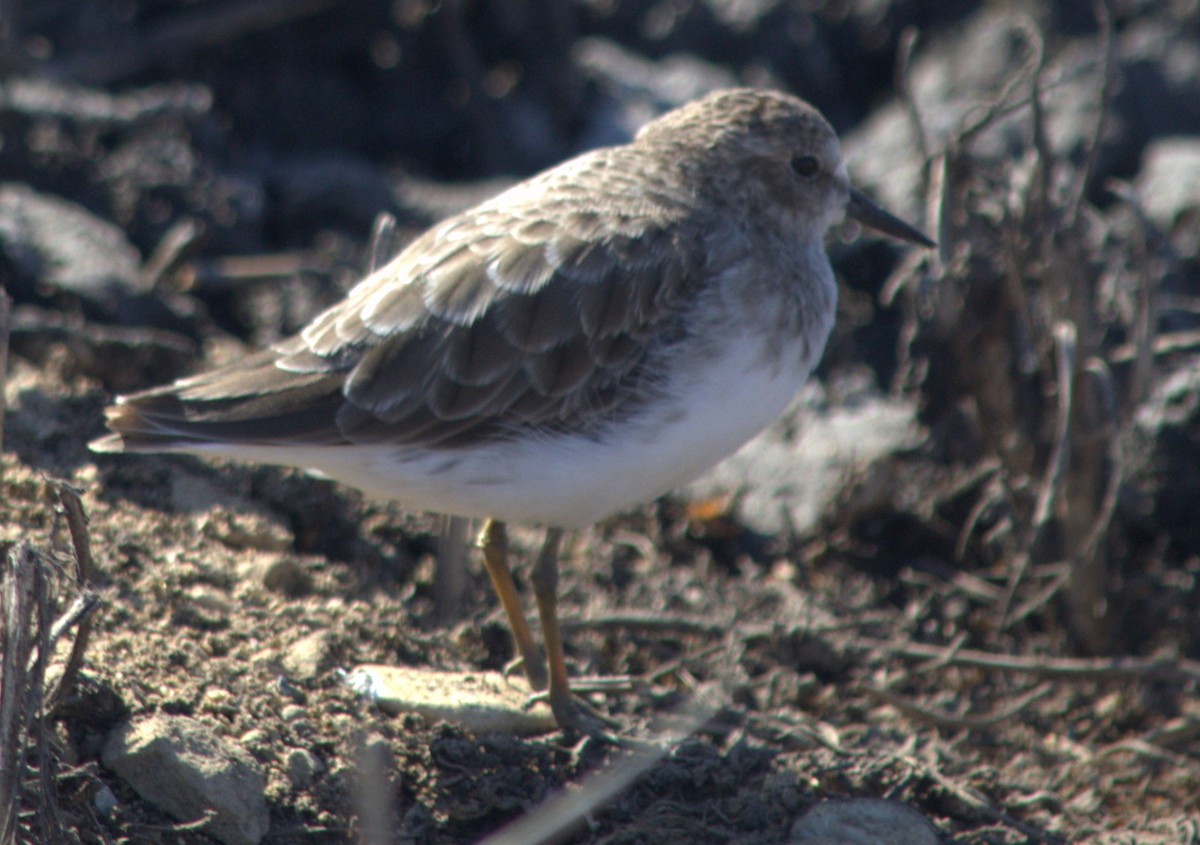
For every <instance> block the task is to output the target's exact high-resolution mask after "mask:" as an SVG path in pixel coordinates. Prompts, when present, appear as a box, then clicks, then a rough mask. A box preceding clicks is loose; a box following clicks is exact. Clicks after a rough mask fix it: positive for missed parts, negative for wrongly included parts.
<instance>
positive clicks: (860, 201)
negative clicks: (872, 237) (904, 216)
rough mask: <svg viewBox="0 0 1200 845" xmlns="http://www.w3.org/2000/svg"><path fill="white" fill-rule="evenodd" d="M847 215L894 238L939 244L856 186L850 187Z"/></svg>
mask: <svg viewBox="0 0 1200 845" xmlns="http://www.w3.org/2000/svg"><path fill="white" fill-rule="evenodd" d="M846 216H847V217H849V218H850V219H852V220H857V221H858V222H859V223H861V224H863V225H864V226H866V227H867V228H869V229H874V230H876V231H877V232H883V233H884V234H885V235H891V236H892V237H893V238H899V239H900V240H902V241H909V242H910V243H914V244H920V245H921V246H928V247H932V246H937V244H935V243H934V242H933V241H931V240H929V238H927V237H925V235H923V234H921V232H920V230H918V229H916V228H915V227H913V226H910V225H908V224H907V223H905V222H904V221H903V220H901V219H900V218H899V217H896V216H895V215H893V214H890V213H888V212H886V211H884V210H883V209H882V208H880V207H879V206H877V205H876V204H875V203H873V202H871V200H869V199H867V196H866V194H864V193H862V192H861V191H858V190H857V189H855V188H851V189H850V202H849V203H847V205H846Z"/></svg>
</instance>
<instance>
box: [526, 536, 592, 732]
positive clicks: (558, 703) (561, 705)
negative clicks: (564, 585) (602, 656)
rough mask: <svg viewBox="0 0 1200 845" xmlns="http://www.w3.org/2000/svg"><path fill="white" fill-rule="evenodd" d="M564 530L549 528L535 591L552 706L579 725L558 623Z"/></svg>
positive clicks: (562, 720)
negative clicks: (560, 551)
mask: <svg viewBox="0 0 1200 845" xmlns="http://www.w3.org/2000/svg"><path fill="white" fill-rule="evenodd" d="M562 536H563V532H562V530H561V529H558V528H548V529H547V530H546V542H545V543H544V544H543V545H542V552H541V554H540V555H538V560H537V564H536V565H535V566H534V568H533V577H532V579H531V580H532V581H533V594H534V597H535V598H536V599H537V606H538V615H539V616H540V617H541V620H542V641H543V642H544V643H545V644H546V663H547V666H548V668H549V670H550V709H551V710H553V711H554V719H555V721H556V722H558V724H559V725H560V726H562V727H580V714H579V711H578V709H577V708H576V706H575V702H574V700H573V699H572V698H571V686H570V683H569V682H568V680H567V662H566V658H565V657H564V656H563V641H562V631H561V629H560V628H559V626H558V549H559V546H560V545H561V544H562Z"/></svg>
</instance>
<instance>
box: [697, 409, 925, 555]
mask: <svg viewBox="0 0 1200 845" xmlns="http://www.w3.org/2000/svg"><path fill="white" fill-rule="evenodd" d="M923 437H924V435H923V434H922V432H921V430H920V428H919V426H918V424H917V409H916V407H915V406H914V405H913V404H911V403H908V402H902V401H899V400H895V399H889V398H886V397H883V396H879V395H877V394H866V395H864V396H861V397H859V398H857V399H856V400H855V401H854V402H852V403H848V404H846V405H844V406H842V407H836V408H828V407H824V408H823V407H820V406H819V404H818V400H817V397H816V390H815V389H810V390H809V391H806V392H805V394H804V395H803V396H802V398H801V399H800V400H799V401H798V402H797V404H795V405H793V406H792V408H791V409H790V410H789V411H788V412H787V413H785V414H784V415H783V416H782V417H780V418H779V419H778V420H776V421H775V423H773V424H772V425H771V426H770V427H769V428H768V429H767V430H766V431H764V432H763V433H762V434H760V435H759V436H758V437H756V438H755V439H754V440H751V441H750V442H749V443H747V444H746V445H745V446H743V447H742V448H741V449H740V450H738V452H737V453H735V454H734V455H732V456H731V457H729V458H727V459H726V460H724V461H722V462H721V463H720V464H718V465H717V466H716V467H714V468H713V469H711V470H710V471H709V472H707V473H706V474H705V475H703V476H702V477H701V478H700V479H699V480H697V481H694V482H692V483H691V484H689V485H687V486H686V487H685V488H684V489H683V491H682V492H683V493H684V495H686V496H688V497H689V498H712V497H716V496H721V495H726V494H730V493H733V494H738V495H739V500H738V515H739V517H740V518H741V519H742V520H743V521H744V522H745V523H746V524H747V525H749V526H750V527H751V528H753V529H754V530H756V531H760V532H762V533H765V534H775V533H778V532H779V531H781V530H783V529H785V528H790V529H792V530H795V531H796V532H797V533H800V534H805V533H809V532H811V531H812V530H813V529H814V528H816V526H817V523H818V521H819V520H820V518H821V516H822V514H823V513H824V512H825V510H826V507H827V506H828V504H829V502H831V501H834V500H835V499H836V498H837V496H838V493H839V491H840V490H841V489H842V487H843V486H844V485H845V484H846V483H847V481H849V480H851V479H852V478H853V477H854V476H856V475H858V474H860V473H861V471H862V470H863V468H864V467H866V466H868V465H870V464H871V463H873V462H874V461H876V460H878V459H880V458H883V457H885V456H887V455H890V454H893V453H895V452H896V451H898V450H903V449H911V448H913V447H914V446H916V445H918V444H919V443H920V442H921V441H922V439H923Z"/></svg>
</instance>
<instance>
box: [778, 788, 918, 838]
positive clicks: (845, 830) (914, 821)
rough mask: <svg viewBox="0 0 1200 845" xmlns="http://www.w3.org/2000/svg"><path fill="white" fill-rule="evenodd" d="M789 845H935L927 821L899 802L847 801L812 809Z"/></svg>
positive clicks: (856, 799)
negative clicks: (881, 843)
mask: <svg viewBox="0 0 1200 845" xmlns="http://www.w3.org/2000/svg"><path fill="white" fill-rule="evenodd" d="M789 842H790V845H877V844H878V843H880V842H886V843H888V845H938V843H939V842H941V839H939V838H938V835H937V833H936V832H935V831H934V829H933V826H932V825H930V824H929V822H928V821H927V820H926V818H925V817H924V816H923V815H921V814H920V813H918V812H917V811H916V810H914V809H913V808H912V807H909V806H908V805H907V804H901V803H900V802H899V801H885V800H883V799H881V798H848V799H846V800H844V801H823V802H822V803H820V804H816V805H815V806H813V807H812V808H811V809H810V810H809V811H808V812H807V813H805V814H804V815H803V816H801V817H800V819H799V821H797V822H796V824H795V825H794V826H793V827H792V836H791V839H790V840H789Z"/></svg>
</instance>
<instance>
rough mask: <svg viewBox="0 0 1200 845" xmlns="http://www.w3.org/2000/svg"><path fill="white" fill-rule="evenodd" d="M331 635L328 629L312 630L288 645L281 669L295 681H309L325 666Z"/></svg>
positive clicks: (331, 643) (331, 639) (327, 659)
mask: <svg viewBox="0 0 1200 845" xmlns="http://www.w3.org/2000/svg"><path fill="white" fill-rule="evenodd" d="M332 646H333V637H332V636H330V634H329V632H328V631H314V632H313V633H311V634H309V635H308V636H306V637H301V638H300V639H298V640H296V642H294V643H292V644H291V645H290V646H288V649H287V651H286V652H285V653H284V655H283V669H284V671H285V672H287V674H288V677H289V678H291V679H292V680H295V681H309V680H312V679H314V678H316V677H317V676H318V675H320V674H321V672H322V671H324V670H325V669H326V668H327V663H328V662H329V657H330V651H331V649H332Z"/></svg>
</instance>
